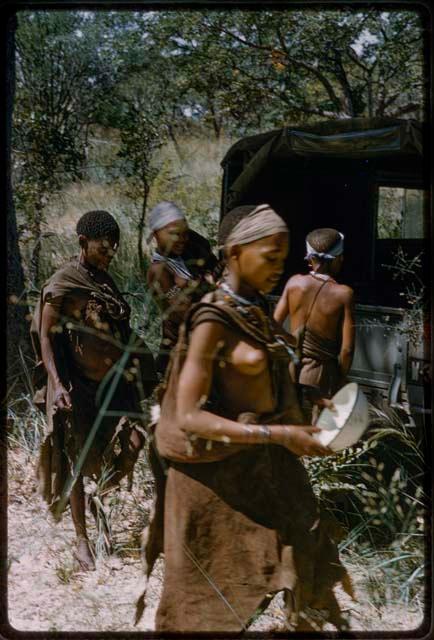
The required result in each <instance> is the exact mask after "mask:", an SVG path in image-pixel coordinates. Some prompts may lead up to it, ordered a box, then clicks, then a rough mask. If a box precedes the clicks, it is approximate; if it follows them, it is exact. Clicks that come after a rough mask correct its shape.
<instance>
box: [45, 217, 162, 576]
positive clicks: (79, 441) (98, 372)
mask: <svg viewBox="0 0 434 640" xmlns="http://www.w3.org/2000/svg"><path fill="white" fill-rule="evenodd" d="M77 235H78V241H79V245H80V254H79V256H78V257H75V258H73V259H72V260H71V261H70V262H68V263H67V264H66V265H64V266H63V267H61V268H60V269H59V270H58V271H56V272H55V273H54V275H53V276H52V277H51V278H50V279H49V280H48V281H47V282H46V283H45V285H44V286H43V288H42V291H41V297H40V300H39V302H38V305H37V307H36V309H35V314H34V319H33V323H32V339H33V344H34V347H35V351H36V354H37V357H38V360H39V363H38V366H39V369H40V370H41V369H42V370H43V371H45V374H46V376H45V382H46V386H45V388H41V389H39V390H38V392H37V394H36V397H35V402H38V400H39V403H41V401H42V402H43V404H44V407H45V410H46V413H47V423H48V434H47V435H46V437H45V440H44V442H43V443H42V446H41V452H40V459H39V469H38V472H39V478H40V483H41V490H42V494H43V496H44V499H45V500H46V501H47V502H48V504H49V506H50V510H51V511H52V512H53V514H54V515H55V516H56V517H60V514H59V500H60V498H61V496H62V494H63V492H64V491H65V486H66V483H67V482H68V481H69V480H70V478H71V475H72V473H73V472H74V470H75V468H76V464H77V461H78V458H79V455H80V452H81V450H82V448H83V446H84V444H85V442H86V439H87V436H88V434H89V432H90V430H91V429H92V426H93V424H94V422H95V420H97V419H101V417H102V421H101V424H100V426H99V429H98V430H97V432H96V435H95V438H94V439H93V442H92V443H91V447H90V449H89V451H88V453H87V455H86V457H85V458H84V461H83V465H82V468H81V469H80V472H79V474H78V477H77V480H76V482H75V484H74V485H73V487H72V490H71V494H70V496H69V502H70V505H71V514H72V519H73V522H74V527H75V532H76V536H77V548H76V550H75V552H74V556H75V559H76V561H77V563H78V565H79V568H80V569H82V570H84V571H88V570H92V569H94V568H95V562H94V557H93V552H92V549H91V546H90V543H89V540H88V536H87V531H86V519H85V494H84V488H83V476H87V477H92V478H95V479H96V478H98V477H99V476H100V474H101V471H102V469H103V468H104V467H105V468H106V469H111V474H112V475H111V479H110V480H109V485H110V486H115V485H117V484H118V483H119V481H120V479H121V478H122V477H123V476H125V475H126V474H128V473H129V472H130V471H131V470H132V468H133V466H134V464H135V462H136V460H137V456H138V453H139V450H140V448H141V446H142V444H143V440H144V438H143V435H142V433H140V430H139V429H140V427H139V425H138V423H137V422H136V423H134V422H132V421H131V420H130V419H128V414H129V413H132V412H133V413H134V414H135V415H136V416H137V413H140V411H141V410H140V405H139V400H141V399H143V398H144V397H146V396H147V395H149V394H150V393H151V391H152V389H153V388H154V386H155V384H156V382H157V378H156V372H155V367H154V361H153V358H152V355H151V353H150V351H149V349H148V348H147V347H146V345H145V344H144V343H143V342H142V341H140V339H139V338H138V337H137V336H135V335H134V334H133V332H132V330H131V328H130V325H129V317H130V308H129V306H128V304H127V302H126V301H125V299H124V298H123V296H122V294H121V293H120V292H119V290H118V288H117V287H116V285H115V283H114V281H113V279H112V278H111V277H110V275H109V274H108V273H107V269H108V267H109V265H110V262H111V260H112V258H113V256H114V255H115V252H116V250H117V248H118V246H119V236H120V231H119V226H118V224H117V222H116V221H115V219H114V218H113V217H112V216H111V215H110V214H109V213H107V211H88V212H87V213H85V214H84V215H83V216H82V217H81V218H80V220H79V221H78V224H77ZM127 348H128V350H129V351H130V353H129V356H128V358H127V359H125V358H123V359H122V360H121V358H122V356H123V354H124V352H125V351H126V350H127ZM124 362H125V366H124V367H123V370H122V375H121V378H120V381H119V383H118V385H117V387H116V388H115V390H114V393H113V394H112V397H111V399H110V402H109V404H108V406H107V409H108V411H109V412H110V414H111V415H104V416H101V415H100V414H99V407H100V406H101V403H102V402H103V401H104V397H105V394H106V393H107V392H108V389H109V388H110V386H111V384H110V383H111V382H112V381H113V376H114V375H116V370H117V367H119V366H120V364H121V363H124ZM100 396H101V397H100ZM114 413H116V414H117V415H114ZM120 416H122V417H120ZM115 444H119V445H120V446H119V447H118V450H119V449H120V451H119V452H118V453H117V454H116V453H115Z"/></svg>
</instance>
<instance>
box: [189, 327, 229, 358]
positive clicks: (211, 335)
mask: <svg viewBox="0 0 434 640" xmlns="http://www.w3.org/2000/svg"><path fill="white" fill-rule="evenodd" d="M227 334H228V331H227V329H226V327H225V326H224V325H223V324H221V323H220V322H215V321H212V320H207V321H204V322H201V323H200V324H198V325H197V326H196V327H194V329H193V331H192V333H191V336H190V347H189V355H190V356H191V355H193V356H196V357H200V358H203V357H204V356H208V357H210V356H211V357H213V355H215V353H216V352H217V351H218V350H220V349H222V348H223V347H224V346H225V345H226V343H227V339H228V335H227Z"/></svg>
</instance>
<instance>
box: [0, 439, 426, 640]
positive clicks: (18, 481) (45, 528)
mask: <svg viewBox="0 0 434 640" xmlns="http://www.w3.org/2000/svg"><path fill="white" fill-rule="evenodd" d="M33 465H34V462H33V460H32V459H31V458H30V457H26V456H25V455H24V454H23V453H22V452H21V451H18V450H13V451H10V452H9V457H8V469H9V511H8V533H9V535H8V554H9V578H8V599H9V608H8V613H9V622H10V624H11V625H12V626H13V627H14V628H15V629H17V630H21V631H56V630H57V631H151V630H153V629H154V617H155V612H156V609H157V606H158V600H159V597H160V593H161V586H162V580H163V572H164V562H163V560H159V562H158V563H157V565H156V567H155V568H154V571H153V574H152V576H151V580H150V584H149V587H148V596H147V603H148V606H147V608H146V610H145V613H144V615H143V617H142V620H141V621H140V622H139V624H138V625H137V626H134V614H135V599H136V596H137V595H138V593H139V592H140V586H141V580H142V572H141V564H140V558H139V552H138V551H139V550H138V545H139V542H138V536H139V532H140V526H139V524H138V523H140V522H144V521H145V519H146V512H147V511H149V508H150V503H151V500H150V495H149V494H150V491H149V486H148V487H147V486H144V487H143V486H138V485H139V482H138V479H137V473H136V477H135V482H134V485H133V489H132V491H131V492H129V491H127V490H126V488H125V489H122V490H121V491H120V492H119V493H118V494H117V495H116V497H115V498H114V502H115V505H114V507H113V512H112V522H113V531H114V540H115V544H116V548H117V553H116V554H115V555H112V556H110V557H105V558H104V557H101V558H99V559H98V561H97V570H96V571H94V572H90V573H79V572H76V571H74V567H73V561H72V553H71V552H72V548H73V540H74V533H73V527H72V522H71V518H70V515H69V513H66V514H65V516H64V518H63V520H62V521H61V522H60V523H59V524H55V523H54V521H53V520H52V519H51V516H49V514H48V513H47V509H46V506H45V504H44V503H43V502H42V500H41V498H40V497H39V495H38V493H37V491H36V486H35V480H34V466H33ZM142 484H145V485H146V483H142ZM90 534H91V536H93V537H95V535H96V532H95V529H92V528H90ZM354 578H355V588H356V594H357V597H358V601H357V602H355V603H354V602H351V601H350V600H349V599H348V597H347V596H346V595H345V594H342V593H339V592H338V593H337V596H338V598H339V600H340V602H341V605H342V606H343V608H345V609H347V610H349V613H350V627H351V630H352V631H358V630H360V631H368V630H373V631H399V630H403V631H404V630H406V631H409V630H412V629H416V628H417V627H418V626H419V625H420V624H421V623H422V618H421V614H420V612H419V611H412V610H409V609H406V608H404V607H402V606H397V605H394V606H392V605H391V606H388V607H384V608H382V609H381V610H379V609H378V608H376V607H374V606H373V604H371V603H370V602H369V599H368V598H367V596H366V593H364V590H363V583H361V582H360V580H359V579H358V576H357V575H356V576H354ZM283 622H284V614H283V610H282V600H281V596H280V595H278V596H276V597H275V598H274V600H273V601H272V603H271V605H270V606H269V608H268V610H267V612H266V613H265V614H263V615H262V616H260V617H259V618H258V619H257V620H256V622H255V623H254V625H253V626H252V627H250V629H251V630H252V631H255V630H257V631H267V630H272V629H273V630H279V629H283V626H282V625H283ZM398 637H399V636H398Z"/></svg>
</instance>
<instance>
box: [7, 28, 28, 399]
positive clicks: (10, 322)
mask: <svg viewBox="0 0 434 640" xmlns="http://www.w3.org/2000/svg"><path fill="white" fill-rule="evenodd" d="M15 26H16V19H15V18H13V19H11V20H9V23H8V22H6V21H4V22H2V30H3V36H4V37H3V38H2V43H3V47H4V49H3V50H4V52H5V53H6V56H5V57H6V60H7V64H5V65H3V67H2V71H3V72H4V73H5V75H6V78H5V79H6V91H7V127H6V141H5V142H6V156H7V158H8V160H9V164H8V167H7V173H6V180H5V182H6V184H5V187H6V193H7V288H6V291H7V337H8V339H7V354H6V357H7V374H8V382H9V384H10V385H12V384H13V385H14V389H15V390H16V389H17V383H18V385H19V386H20V385H22V384H23V381H24V376H23V373H24V372H23V369H22V367H21V361H20V357H19V353H20V351H21V353H22V354H23V356H24V358H25V359H26V360H28V359H29V358H30V357H31V353H32V349H31V345H30V336H29V321H28V320H27V319H26V318H27V316H28V314H29V309H28V306H27V302H26V296H25V293H26V291H25V286H24V274H23V268H22V264H21V255H20V250H19V246H18V231H17V221H16V216H15V209H14V204H13V199H12V181H11V164H10V162H11V160H10V158H11V146H12V145H11V134H12V107H13V99H14V87H15V77H14V51H15V46H14V45H15V41H14V35H15V34H14V29H15Z"/></svg>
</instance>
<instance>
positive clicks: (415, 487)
mask: <svg viewBox="0 0 434 640" xmlns="http://www.w3.org/2000/svg"><path fill="white" fill-rule="evenodd" d="M306 466H307V470H308V473H309V476H310V478H311V481H312V483H313V486H314V490H315V492H316V494H317V496H318V497H319V499H320V503H321V504H322V505H323V506H324V507H325V509H327V510H331V511H332V512H333V513H334V514H335V516H336V517H337V518H338V520H339V521H340V522H341V523H342V524H343V525H344V527H345V528H346V531H347V533H346V535H344V537H343V539H342V540H341V542H340V545H339V548H340V551H341V553H342V554H343V556H344V558H345V560H346V563H347V564H348V565H349V568H350V571H351V570H352V571H353V572H354V574H355V575H358V576H359V579H360V580H363V581H364V583H365V585H366V587H367V590H368V592H369V595H370V596H371V598H372V601H373V603H374V604H375V605H376V606H378V607H383V606H385V604H389V603H390V602H402V603H405V604H406V605H408V604H410V603H412V602H413V601H414V600H417V599H418V598H419V597H420V594H421V591H422V588H423V581H424V576H425V571H426V567H425V563H426V554H425V547H424V525H425V521H426V517H427V514H428V497H427V496H426V494H425V492H424V490H425V487H424V480H425V462H424V455H423V451H422V450H421V448H420V445H419V444H418V442H417V440H416V438H415V435H414V428H413V427H412V426H411V425H408V424H407V425H406V424H405V422H404V420H403V415H402V414H398V413H397V411H395V410H393V409H390V408H386V407H383V408H380V407H372V411H371V426H370V429H369V431H368V434H367V436H366V437H365V438H364V440H363V441H362V442H361V443H360V444H358V445H357V446H356V447H352V448H350V449H346V450H344V451H342V452H339V453H338V454H336V455H334V456H331V457H326V458H311V459H309V460H308V461H307V464H306Z"/></svg>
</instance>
